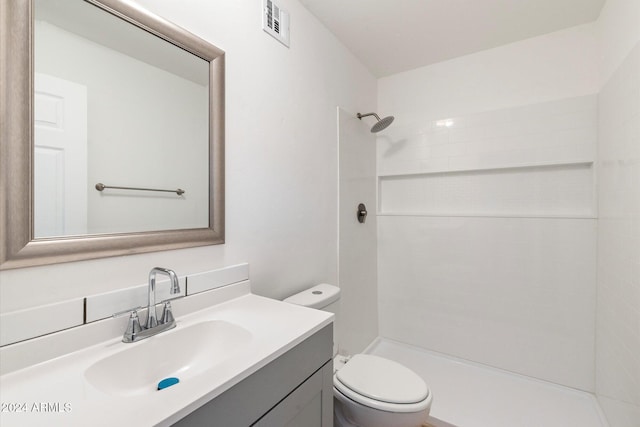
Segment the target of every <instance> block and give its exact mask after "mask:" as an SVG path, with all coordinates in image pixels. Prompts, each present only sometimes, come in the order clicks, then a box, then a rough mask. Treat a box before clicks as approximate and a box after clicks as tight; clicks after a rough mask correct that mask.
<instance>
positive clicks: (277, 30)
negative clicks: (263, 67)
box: [262, 0, 289, 47]
mask: <svg viewBox="0 0 640 427" xmlns="http://www.w3.org/2000/svg"><path fill="white" fill-rule="evenodd" d="M262 29H263V30H265V31H266V32H267V33H268V34H270V35H271V36H273V37H274V38H275V39H276V40H278V41H279V42H280V43H282V44H283V45H285V46H287V47H289V13H287V12H286V11H284V10H282V9H280V8H279V7H278V5H277V4H275V3H274V2H273V1H271V0H263V10H262Z"/></svg>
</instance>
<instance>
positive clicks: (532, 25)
mask: <svg viewBox="0 0 640 427" xmlns="http://www.w3.org/2000/svg"><path fill="white" fill-rule="evenodd" d="M300 1H301V3H302V4H303V5H304V6H306V7H307V9H309V11H311V13H312V14H314V15H315V16H316V17H317V18H318V19H319V20H320V21H321V22H322V23H323V24H324V25H325V26H326V27H327V28H329V30H330V31H331V32H333V34H335V35H336V36H337V37H338V39H340V41H342V43H344V44H345V45H346V46H347V48H348V49H349V50H351V52H353V53H354V54H355V56H356V57H358V59H360V61H361V62H362V63H363V64H365V65H366V66H367V68H368V69H369V70H370V71H371V72H372V73H373V74H374V75H375V76H377V77H382V76H387V75H391V74H395V73H399V72H402V71H406V70H411V69H413V68H417V67H422V66H425V65H429V64H433V63H436V62H440V61H445V60H447V59H451V58H455V57H458V56H462V55H467V54H470V53H473V52H478V51H481V50H485V49H491V48H493V47H497V46H501V45H505V44H508V43H513V42H515V41H519V40H524V39H527V38H530V37H535V36H538V35H542V34H546V33H550V32H553V31H558V30H561V29H563V28H569V27H573V26H576V25H580V24H585V23H587V22H592V21H595V20H596V19H597V18H598V15H599V14H600V10H601V9H602V6H603V5H604V2H605V0H300Z"/></svg>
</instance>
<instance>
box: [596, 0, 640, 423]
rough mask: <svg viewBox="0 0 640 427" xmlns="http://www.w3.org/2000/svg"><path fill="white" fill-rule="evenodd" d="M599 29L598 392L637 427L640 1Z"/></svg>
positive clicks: (614, 7)
mask: <svg viewBox="0 0 640 427" xmlns="http://www.w3.org/2000/svg"><path fill="white" fill-rule="evenodd" d="M598 24H599V27H600V29H601V31H602V35H601V38H602V41H603V43H602V44H601V49H602V55H601V56H602V58H603V64H602V65H601V70H602V80H603V86H602V90H601V92H600V95H599V99H598V101H599V113H600V114H599V126H598V163H597V171H598V194H599V204H598V207H599V219H598V304H597V307H598V309H597V327H596V395H597V396H598V401H599V402H600V405H601V406H602V409H603V411H604V413H605V415H606V416H607V419H608V421H609V424H610V425H611V427H637V426H638V425H640V4H639V3H638V2H632V1H625V0H609V1H608V2H607V4H606V5H605V8H604V10H603V12H602V14H601V17H600V20H599V23H598ZM625 24H626V25H625ZM614 53H615V55H614Z"/></svg>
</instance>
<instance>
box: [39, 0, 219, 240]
mask: <svg viewBox="0 0 640 427" xmlns="http://www.w3.org/2000/svg"><path fill="white" fill-rule="evenodd" d="M34 49H35V55H34V69H35V76H34V164H35V167H34V197H35V202H34V207H35V209H34V230H35V237H36V238H41V237H51V236H65V235H83V234H100V233H122V232H138V231H152V230H174V229H185V228H186V229H189V228H201V227H207V226H208V202H207V200H208V196H209V193H208V191H209V188H208V179H207V178H208V173H209V172H208V114H209V110H208V93H209V87H208V85H209V63H208V62H207V61H205V60H203V59H201V58H199V57H197V56H195V55H192V54H191V53H189V52H186V51H184V50H183V49H180V48H179V47H177V46H174V45H172V44H170V43H168V42H166V41H165V40H162V39H161V38H159V37H156V36H155V35H153V34H150V33H148V32H146V31H144V30H141V29H140V28H136V27H134V26H132V25H131V24H129V23H128V22H125V21H123V20H122V19H120V18H118V17H116V16H114V15H111V14H109V13H107V12H105V11H104V10H102V9H99V8H98V7H96V6H94V5H91V4H89V3H86V2H84V1H78V0H72V1H70V0H36V1H35V24H34ZM97 183H104V184H105V185H111V186H120V187H142V188H157V189H165V188H166V189H170V188H174V189H176V188H181V189H184V190H185V192H184V194H182V195H177V194H175V193H173V194H171V193H168V192H153V191H151V192H149V191H135V190H134V191H132V190H120V189H116V190H110V189H107V190H104V191H98V190H96V188H95V185H96V184H97Z"/></svg>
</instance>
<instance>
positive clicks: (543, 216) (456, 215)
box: [376, 211, 598, 219]
mask: <svg viewBox="0 0 640 427" xmlns="http://www.w3.org/2000/svg"><path fill="white" fill-rule="evenodd" d="M376 215H377V216H420V217H434V218H447V217H454V218H521V219H598V216H597V215H593V214H584V215H576V214H566V215H564V214H542V213H541V214H521V213H513V214H510V213H495V214H491V213H484V212H483V213H460V212H385V211H378V212H376Z"/></svg>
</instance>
